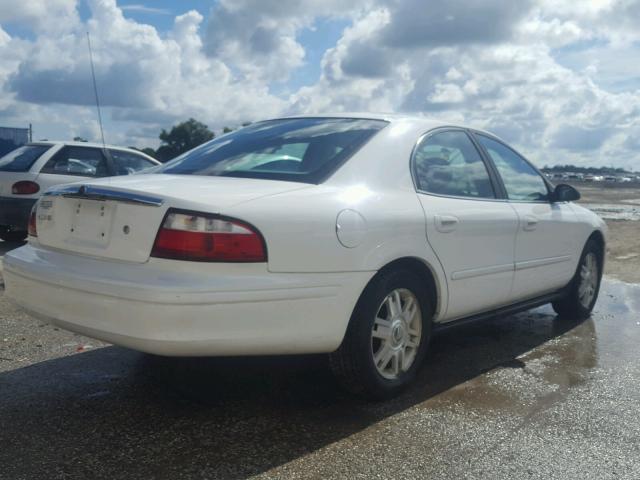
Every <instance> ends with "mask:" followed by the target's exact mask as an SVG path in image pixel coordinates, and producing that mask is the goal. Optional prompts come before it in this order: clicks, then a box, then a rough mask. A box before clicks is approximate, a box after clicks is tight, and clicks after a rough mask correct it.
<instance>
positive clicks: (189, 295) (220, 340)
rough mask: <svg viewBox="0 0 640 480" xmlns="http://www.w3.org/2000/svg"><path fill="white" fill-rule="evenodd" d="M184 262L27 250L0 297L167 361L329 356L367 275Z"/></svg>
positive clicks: (9, 258) (11, 266) (17, 253)
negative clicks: (178, 358)
mask: <svg viewBox="0 0 640 480" xmlns="http://www.w3.org/2000/svg"><path fill="white" fill-rule="evenodd" d="M185 263H187V262H175V261H171V260H160V259H153V260H152V261H150V262H148V263H145V264H123V263H115V262H107V261H103V260H97V259H93V258H88V257H80V256H77V255H70V254H64V253H59V252H52V251H49V250H45V249H41V248H39V247H37V246H34V245H26V246H24V247H21V248H19V249H16V250H13V251H11V252H9V253H7V254H6V256H5V260H4V273H3V275H4V280H5V288H6V295H7V296H8V297H9V298H10V299H12V300H13V301H14V302H16V303H17V304H18V305H20V306H22V307H23V308H24V309H25V310H27V311H28V312H30V313H32V314H33V315H35V316H37V317H40V318H43V319H45V320H48V321H50V322H51V323H54V324H57V325H59V326H61V327H62V328H65V329H68V330H71V331H74V332H78V333H81V334H84V335H87V336H90V337H94V338H98V339H100V340H104V341H107V342H110V343H114V344H117V345H122V346H125V347H129V348H133V349H135V350H140V351H144V352H149V353H155V354H159V355H171V356H214V355H265V354H295V353H319V352H330V351H333V350H335V349H336V348H337V347H338V346H339V345H340V343H341V341H342V338H343V336H344V333H345V331H346V327H347V324H348V321H349V318H350V316H351V312H352V310H353V308H354V306H355V303H356V301H357V299H358V297H359V295H360V293H361V291H362V289H363V288H364V286H365V285H366V283H367V282H368V280H369V279H370V278H371V276H372V275H373V272H357V273H323V274H274V273H271V272H268V271H267V270H266V267H265V266H264V265H259V266H258V265H257V264H244V265H241V264H237V265H225V266H220V264H218V265H215V264H197V265H193V264H191V265H185ZM183 267H184V268H185V269H184V270H180V269H181V268H183Z"/></svg>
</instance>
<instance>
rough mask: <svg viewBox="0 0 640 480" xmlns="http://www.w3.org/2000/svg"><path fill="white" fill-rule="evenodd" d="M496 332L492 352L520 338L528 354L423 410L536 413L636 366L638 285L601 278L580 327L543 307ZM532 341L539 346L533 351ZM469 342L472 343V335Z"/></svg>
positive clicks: (639, 315)
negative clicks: (592, 305) (595, 299)
mask: <svg viewBox="0 0 640 480" xmlns="http://www.w3.org/2000/svg"><path fill="white" fill-rule="evenodd" d="M496 327H498V328H500V329H501V330H502V332H500V333H499V334H498V335H497V336H496V342H495V343H494V342H491V343H493V345H491V346H490V347H491V350H492V351H493V352H495V351H496V349H497V348H500V345H501V343H502V342H503V341H507V342H510V343H511V344H516V343H518V342H522V343H523V344H525V342H526V341H527V340H524V339H525V338H528V339H529V341H531V344H532V348H530V349H523V350H524V351H523V352H522V353H521V354H520V355H517V356H516V357H515V358H513V359H512V360H508V361H505V362H500V363H498V364H496V365H495V366H494V367H493V368H491V369H490V370H489V371H487V372H486V373H485V374H484V375H479V376H476V377H475V378H473V379H470V380H469V381H467V382H465V383H462V384H459V385H456V386H455V387H454V388H452V389H450V390H449V391H447V392H446V393H445V394H443V395H441V396H440V397H439V398H437V399H434V400H435V401H433V400H432V401H428V402H425V407H427V406H429V407H431V408H433V406H434V403H435V405H437V406H439V407H447V406H450V405H452V404H454V405H459V406H462V405H464V408H466V409H470V410H473V411H483V410H486V411H494V410H502V411H506V410H514V411H521V410H522V409H523V408H533V409H534V410H540V409H544V408H547V407H549V406H551V405H553V404H555V403H557V402H561V401H563V399H564V398H565V397H567V395H569V394H571V393H572V392H573V391H575V390H577V389H580V388H583V387H585V388H589V384H590V382H597V381H600V380H601V379H602V378H608V373H607V372H611V371H612V370H617V369H620V368H624V366H625V365H628V364H630V363H633V362H637V361H638V358H639V357H638V347H637V346H638V344H640V285H637V284H630V283H625V282H621V281H617V280H613V279H610V278H606V279H605V280H604V281H603V283H602V289H601V292H600V297H599V300H598V303H597V304H596V308H595V310H594V313H593V315H592V316H591V318H589V319H587V320H585V321H583V322H579V323H576V322H572V321H571V320H561V319H558V318H557V317H556V315H555V313H554V312H553V310H552V309H551V307H550V306H548V305H547V306H544V307H540V308H538V309H535V310H533V311H530V312H524V313H521V314H518V315H515V316H513V317H511V319H510V320H509V319H508V321H507V322H501V323H499V324H496ZM554 332H555V333H554ZM536 336H539V337H540V343H539V344H537V345H535V346H534V344H536V343H538V342H537V341H536V340H535V337H536ZM545 337H546V338H545ZM470 338H471V339H472V340H471V341H472V342H473V341H475V342H477V338H476V339H475V340H473V338H474V335H473V334H472V335H471V336H470ZM460 350H461V349H460V348H459V350H458V353H463V352H460Z"/></svg>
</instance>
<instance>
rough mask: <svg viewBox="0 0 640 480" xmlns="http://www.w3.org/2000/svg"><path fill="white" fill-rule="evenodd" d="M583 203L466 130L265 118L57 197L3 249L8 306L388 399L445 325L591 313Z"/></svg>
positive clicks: (595, 278) (590, 222)
mask: <svg viewBox="0 0 640 480" xmlns="http://www.w3.org/2000/svg"><path fill="white" fill-rule="evenodd" d="M579 197H580V195H579V193H578V192H577V190H576V189H575V188H573V187H571V186H570V185H566V184H560V185H557V186H555V187H554V186H553V185H551V184H550V183H549V182H547V180H546V179H544V177H543V176H542V175H541V174H540V172H539V171H538V170H537V169H536V168H535V167H534V166H533V165H532V164H531V163H529V162H528V161H527V160H526V159H525V158H524V157H522V156H521V155H520V154H518V153H517V152H516V151H515V150H513V149H512V148H511V147H509V146H508V145H507V144H505V143H504V142H503V141H501V140H500V139H498V138H497V137H495V136H494V135H491V134H490V133H487V132H483V131H479V130H475V129H471V128H466V127H461V126H451V125H450V124H447V123H441V122H437V121H433V120H426V119H423V118H414V117H405V116H399V115H398V116H396V115H374V114H369V115H349V114H340V115H337V116H336V115H334V116H331V117H322V116H312V117H309V116H307V117H293V118H284V119H276V120H268V121H264V122H258V123H254V124H252V125H250V126H249V127H246V128H243V129H240V130H237V131H235V132H232V133H230V134H228V135H225V136H223V137H220V138H217V139H215V140H212V141H210V142H207V143H205V144H203V145H201V146H200V147H198V148H195V149H193V150H191V151H189V152H187V153H185V154H183V155H181V156H179V157H178V158H176V159H174V160H173V161H171V162H169V163H167V164H165V165H163V166H162V167H159V168H158V169H154V171H153V172H152V173H149V174H142V175H132V176H130V177H128V178H124V177H123V178H111V179H108V180H94V179H86V181H85V182H83V183H78V184H75V185H66V186H61V187H55V188H53V189H51V190H49V191H48V192H47V193H46V194H45V196H43V197H42V198H41V199H40V200H39V202H38V203H37V205H36V208H34V211H33V213H32V216H31V221H30V223H29V243H28V245H25V246H23V247H21V248H18V249H15V250H12V251H11V252H9V253H7V254H6V255H5V258H4V272H3V275H4V281H5V285H6V295H7V297H9V298H11V299H13V300H14V301H16V302H17V303H18V304H19V305H21V306H23V307H24V308H25V309H27V310H28V311H29V312H32V313H33V314H34V315H36V316H40V317H42V318H45V319H47V320H49V321H51V322H53V323H54V324H58V325H60V326H61V327H63V328H66V329H68V330H71V331H75V332H79V333H82V334H85V335H88V336H91V337H95V338H100V339H104V340H106V341H108V342H111V343H115V344H120V345H123V346H126V347H129V348H133V349H137V350H141V351H144V352H149V353H155V354H160V355H170V356H171V355H173V356H216V355H218V356H225V355H265V354H269V355H276V354H304V353H328V354H329V363H330V365H331V367H332V368H333V370H334V372H335V374H336V376H337V377H338V378H339V379H340V380H341V381H342V382H343V384H344V385H345V387H347V388H349V389H351V390H352V391H353V392H355V393H358V394H361V395H364V396H368V397H376V398H381V397H389V396H392V395H395V394H397V393H398V392H399V391H400V390H401V389H402V388H403V387H405V386H407V385H408V384H409V383H410V382H411V381H412V380H413V379H414V378H415V376H416V372H417V369H418V368H419V367H420V364H421V363H422V361H423V359H424V358H425V355H426V353H427V349H428V346H429V342H430V340H431V337H432V334H433V333H435V332H436V331H440V330H442V329H446V328H450V327H452V326H454V325H464V324H467V323H469V322H471V321H476V320H482V319H485V318H489V317H491V316H492V315H495V314H497V313H500V314H507V313H514V312H517V311H522V310H527V309H530V308H533V307H536V306H539V305H542V304H545V303H550V302H551V303H552V305H553V308H554V309H555V310H556V312H558V313H559V314H560V315H565V316H568V317H570V318H574V319H578V318H585V317H587V316H589V314H590V312H591V310H592V309H593V306H594V304H595V302H596V299H597V296H598V289H599V286H600V278H601V275H602V267H603V261H604V255H605V251H606V248H605V237H606V225H605V223H604V222H603V221H602V220H601V219H600V218H599V217H598V216H597V215H596V214H595V213H593V212H591V211H590V210H587V209H586V208H583V207H581V206H580V205H578V204H572V203H570V202H571V201H573V200H577V199H578V198H579ZM545 328H547V327H545Z"/></svg>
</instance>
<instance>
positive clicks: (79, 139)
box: [73, 137, 87, 142]
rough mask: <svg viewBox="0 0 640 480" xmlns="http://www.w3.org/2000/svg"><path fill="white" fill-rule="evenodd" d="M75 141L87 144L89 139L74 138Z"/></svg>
mask: <svg viewBox="0 0 640 480" xmlns="http://www.w3.org/2000/svg"><path fill="white" fill-rule="evenodd" d="M73 141H74V142H86V141H87V139H86V138H82V137H73Z"/></svg>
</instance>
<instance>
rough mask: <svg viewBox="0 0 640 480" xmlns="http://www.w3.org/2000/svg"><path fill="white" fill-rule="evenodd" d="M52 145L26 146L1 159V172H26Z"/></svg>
mask: <svg viewBox="0 0 640 480" xmlns="http://www.w3.org/2000/svg"><path fill="white" fill-rule="evenodd" d="M50 148H51V145H24V146H22V147H18V148H16V149H15V150H13V151H11V152H9V153H7V154H6V155H5V156H4V157H2V158H0V172H26V171H27V170H29V169H30V168H31V165H33V164H34V163H35V161H36V160H38V158H40V155H42V154H43V153H44V152H46V151H47V150H49V149H50Z"/></svg>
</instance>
